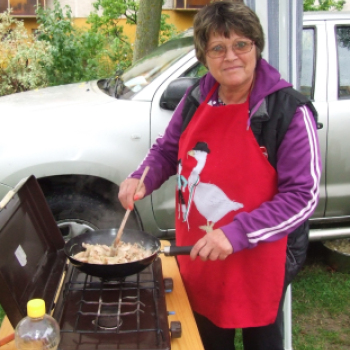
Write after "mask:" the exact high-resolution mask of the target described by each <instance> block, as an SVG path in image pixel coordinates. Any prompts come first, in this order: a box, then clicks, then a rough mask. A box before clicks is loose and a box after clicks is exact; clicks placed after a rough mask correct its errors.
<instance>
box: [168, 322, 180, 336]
mask: <svg viewBox="0 0 350 350" xmlns="http://www.w3.org/2000/svg"><path fill="white" fill-rule="evenodd" d="M170 334H171V338H180V337H181V334H182V329H181V322H180V321H171V322H170Z"/></svg>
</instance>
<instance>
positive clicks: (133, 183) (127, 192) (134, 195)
mask: <svg viewBox="0 0 350 350" xmlns="http://www.w3.org/2000/svg"><path fill="white" fill-rule="evenodd" d="M139 182H140V180H139V179H132V178H130V179H126V180H124V181H123V182H122V183H121V185H120V188H119V194H118V198H119V200H120V203H121V204H122V206H123V207H124V208H125V209H130V210H133V209H134V202H135V201H137V200H139V199H142V198H143V197H144V196H145V194H146V187H145V185H144V184H142V185H141V188H140V189H139V190H138V191H137V192H136V189H137V186H138V184H139Z"/></svg>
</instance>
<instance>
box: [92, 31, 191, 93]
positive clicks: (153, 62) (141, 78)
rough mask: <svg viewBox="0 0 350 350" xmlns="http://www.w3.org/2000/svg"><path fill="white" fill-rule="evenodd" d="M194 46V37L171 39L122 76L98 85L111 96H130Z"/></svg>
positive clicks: (102, 81)
mask: <svg viewBox="0 0 350 350" xmlns="http://www.w3.org/2000/svg"><path fill="white" fill-rule="evenodd" d="M193 47H194V46H193V37H183V38H180V39H174V40H170V41H168V42H166V43H165V44H163V45H161V46H159V47H158V48H156V49H155V50H154V51H152V53H150V54H149V55H147V56H145V57H144V58H142V59H141V60H139V61H137V62H136V63H135V64H134V65H133V66H132V67H130V68H129V69H128V70H126V71H125V72H124V73H123V74H122V75H121V76H119V77H117V78H113V79H109V80H100V81H99V82H98V85H99V87H100V88H101V89H103V90H104V91H105V92H106V93H108V94H109V95H111V96H116V97H118V98H123V99H126V98H130V97H131V96H133V95H135V94H136V93H137V92H139V91H141V90H142V89H143V88H144V87H145V86H147V85H148V84H150V83H151V82H152V81H153V80H154V79H155V78H156V77H158V76H159V75H160V74H161V73H163V72H164V71H165V70H166V69H167V68H168V67H170V66H171V65H173V64H174V63H175V62H176V61H178V60H179V59H180V58H181V57H183V56H185V55H186V54H187V53H188V52H190V51H191V50H193Z"/></svg>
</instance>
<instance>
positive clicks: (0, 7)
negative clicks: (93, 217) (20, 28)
mask: <svg viewBox="0 0 350 350" xmlns="http://www.w3.org/2000/svg"><path fill="white" fill-rule="evenodd" d="M45 1H46V0H0V12H5V11H6V10H8V9H10V8H11V9H12V12H11V15H13V16H20V17H26V16H30V17H33V16H36V13H35V10H36V8H37V6H43V7H45Z"/></svg>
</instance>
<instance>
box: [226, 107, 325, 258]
mask: <svg viewBox="0 0 350 350" xmlns="http://www.w3.org/2000/svg"><path fill="white" fill-rule="evenodd" d="M316 130H317V129H316V123H315V120H314V118H313V115H312V113H311V111H310V110H309V109H308V108H307V107H306V106H302V107H299V108H298V109H297V111H296V113H295V115H294V117H293V120H292V122H291V124H290V125H289V128H288V130H287V132H286V134H285V137H284V139H283V141H282V143H281V145H280V147H279V149H278V152H277V176H278V193H277V194H276V195H275V196H274V197H273V199H272V200H271V201H268V202H265V203H263V204H262V205H261V206H260V207H258V208H257V209H255V210H253V211H251V212H250V213H247V212H242V213H239V214H237V215H236V216H235V218H234V220H233V221H232V222H231V223H230V224H228V225H226V226H223V227H221V229H222V230H223V232H224V233H225V235H226V237H227V238H228V239H229V241H230V242H231V244H232V246H233V249H234V251H235V252H238V251H240V250H242V249H246V248H253V247H255V246H256V245H257V244H259V243H260V242H269V241H275V240H278V239H280V238H282V237H284V236H286V235H288V234H289V233H291V232H293V231H294V230H295V229H296V228H297V227H298V226H300V225H301V224H302V223H303V222H304V221H306V220H307V219H308V218H309V217H310V216H311V215H312V214H313V212H314V210H315V208H316V205H317V202H318V198H319V182H320V177H321V155H320V149H319V143H318V138H317V131H316Z"/></svg>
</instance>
